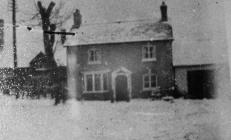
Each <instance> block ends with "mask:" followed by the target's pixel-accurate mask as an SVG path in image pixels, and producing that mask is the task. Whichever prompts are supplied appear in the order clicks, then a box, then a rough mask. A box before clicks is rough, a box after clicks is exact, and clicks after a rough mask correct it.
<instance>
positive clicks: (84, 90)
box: [83, 71, 109, 93]
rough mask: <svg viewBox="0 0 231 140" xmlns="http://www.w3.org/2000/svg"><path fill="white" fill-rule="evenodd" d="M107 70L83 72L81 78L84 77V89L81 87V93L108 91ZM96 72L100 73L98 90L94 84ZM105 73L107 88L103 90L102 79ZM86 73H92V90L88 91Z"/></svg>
mask: <svg viewBox="0 0 231 140" xmlns="http://www.w3.org/2000/svg"><path fill="white" fill-rule="evenodd" d="M108 72H109V71H94V72H85V73H84V74H83V76H84V77H83V79H84V81H83V82H84V89H83V93H105V92H108V91H109V74H108ZM96 74H100V83H101V85H100V90H96V89H95V88H96V86H95V75H96ZM104 74H106V75H107V79H106V82H107V89H106V90H104V79H103V75H104ZM87 75H92V91H88V90H87Z"/></svg>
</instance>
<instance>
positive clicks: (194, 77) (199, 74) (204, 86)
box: [187, 70, 215, 99]
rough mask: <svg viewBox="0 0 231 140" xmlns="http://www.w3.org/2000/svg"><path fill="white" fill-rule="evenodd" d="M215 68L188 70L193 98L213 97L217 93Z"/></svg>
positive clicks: (190, 93)
mask: <svg viewBox="0 0 231 140" xmlns="http://www.w3.org/2000/svg"><path fill="white" fill-rule="evenodd" d="M214 74H215V73H214V71H213V70H195V71H188V73H187V77H188V94H189V97H190V98H192V99H204V98H207V99H211V98H214V94H215V75H214Z"/></svg>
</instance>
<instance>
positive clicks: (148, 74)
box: [143, 73, 159, 91]
mask: <svg viewBox="0 0 231 140" xmlns="http://www.w3.org/2000/svg"><path fill="white" fill-rule="evenodd" d="M147 76H148V78H149V81H148V83H149V87H145V77H147ZM152 76H155V80H156V86H155V87H151V83H152V81H151V77H152ZM158 88H159V86H158V76H157V75H156V74H154V73H146V74H143V91H147V90H156V89H158Z"/></svg>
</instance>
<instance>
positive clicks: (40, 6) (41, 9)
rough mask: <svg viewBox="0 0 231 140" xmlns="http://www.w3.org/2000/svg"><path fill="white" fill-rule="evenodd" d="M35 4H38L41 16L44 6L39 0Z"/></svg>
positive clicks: (43, 12)
mask: <svg viewBox="0 0 231 140" xmlns="http://www.w3.org/2000/svg"><path fill="white" fill-rule="evenodd" d="M37 5H38V9H39V13H40V14H41V16H43V15H44V14H45V8H44V7H43V6H42V3H41V1H38V2H37Z"/></svg>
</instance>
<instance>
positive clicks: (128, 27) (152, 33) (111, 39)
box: [65, 21, 173, 46]
mask: <svg viewBox="0 0 231 140" xmlns="http://www.w3.org/2000/svg"><path fill="white" fill-rule="evenodd" d="M72 32H76V35H75V36H73V37H69V38H68V39H67V41H66V43H65V46H77V45H90V44H107V43H123V42H137V41H149V40H151V41H154V40H169V39H173V35H172V27H171V25H170V24H169V23H167V22H153V21H136V22H123V23H121V22H115V23H111V24H102V25H89V26H87V25H86V26H81V27H80V28H79V29H73V30H72Z"/></svg>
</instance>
